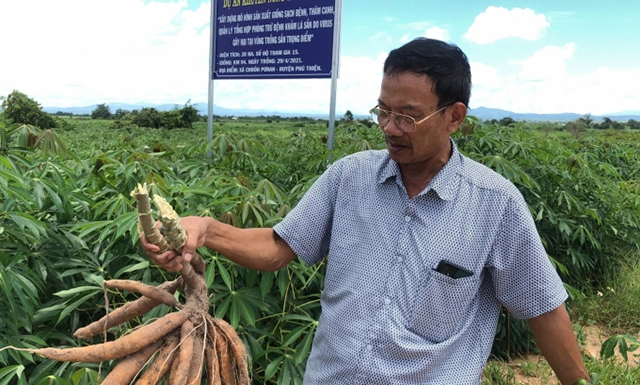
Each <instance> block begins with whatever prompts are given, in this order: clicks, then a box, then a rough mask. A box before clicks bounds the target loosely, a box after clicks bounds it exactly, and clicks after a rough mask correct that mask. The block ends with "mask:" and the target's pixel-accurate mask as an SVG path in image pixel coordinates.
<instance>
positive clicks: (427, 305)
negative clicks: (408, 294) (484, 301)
mask: <svg viewBox="0 0 640 385" xmlns="http://www.w3.org/2000/svg"><path fill="white" fill-rule="evenodd" d="M426 275H427V277H426V280H425V283H424V284H423V285H421V286H420V288H419V289H418V292H417V295H416V300H415V303H414V307H413V314H412V315H411V317H410V319H409V323H408V325H407V327H408V329H409V330H411V331H413V332H414V333H416V334H418V335H420V336H422V337H424V338H426V339H428V340H430V341H433V342H442V341H444V340H446V339H448V338H449V337H451V335H452V334H453V333H454V332H455V331H456V330H457V329H458V327H459V325H460V323H461V322H463V318H464V317H465V315H467V314H468V316H470V317H472V316H473V314H471V312H470V311H469V308H470V306H471V304H472V302H473V301H474V299H475V298H476V297H477V295H478V287H479V285H480V281H481V277H480V276H479V274H474V275H472V276H470V277H464V278H451V277H448V276H446V275H444V274H442V273H439V272H437V271H434V270H429V271H428V272H427V274H426Z"/></svg>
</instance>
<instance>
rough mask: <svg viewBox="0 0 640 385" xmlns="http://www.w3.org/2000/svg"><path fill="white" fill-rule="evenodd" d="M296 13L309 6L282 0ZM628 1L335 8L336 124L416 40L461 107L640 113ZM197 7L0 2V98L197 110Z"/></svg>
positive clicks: (636, 5)
mask: <svg viewBox="0 0 640 385" xmlns="http://www.w3.org/2000/svg"><path fill="white" fill-rule="evenodd" d="M291 1H296V2H300V3H301V6H305V5H308V4H312V2H311V0H291ZM638 17H640V2H637V1H623V0H612V1H588V0H582V1H578V0H563V1H558V0H555V1H549V0H536V1H533V0H530V1H449V2H443V1H427V0H394V1H388V0H387V1H382V0H344V4H343V18H342V31H341V52H340V53H341V57H340V63H341V68H340V75H341V76H340V79H339V80H338V95H337V108H336V114H337V115H338V116H341V115H342V114H344V112H345V111H346V110H351V111H352V112H353V113H357V114H360V113H366V111H367V109H368V108H370V107H371V106H372V105H373V104H375V101H376V99H377V96H378V91H379V86H380V80H381V75H382V74H381V67H382V62H383V60H384V58H385V57H386V55H387V53H388V52H389V51H390V50H391V49H393V48H396V47H398V46H400V45H401V44H403V43H404V42H406V41H408V40H410V39H412V38H414V37H417V36H427V37H433V38H439V39H442V40H446V41H449V42H451V43H454V44H456V45H458V46H459V47H460V48H462V50H463V51H464V52H465V53H466V54H467V56H468V57H469V61H470V62H471V66H472V77H473V83H474V87H473V90H472V97H471V103H470V104H471V107H472V108H476V107H481V106H483V107H492V108H501V109H506V110H511V111H514V112H536V113H556V112H576V113H592V114H595V115H606V114H612V113H616V112H622V111H640V44H639V43H640V42H639V40H640V22H638V21H637V19H638ZM209 18H210V3H209V1H200V0H188V1H187V0H173V1H171V0H158V1H148V0H109V1H107V0H91V1H89V0H56V1H50V0H20V1H9V0H2V1H0V35H2V36H3V37H4V38H3V43H2V46H3V55H2V59H0V95H4V96H6V95H7V94H9V93H10V92H11V91H12V90H14V89H17V90H20V91H21V92H24V93H26V94H27V95H29V96H31V97H33V98H34V99H36V100H37V101H39V102H40V103H41V104H42V105H44V106H59V107H68V106H84V105H92V104H97V103H105V102H106V103H108V102H126V103H137V102H149V103H176V104H183V103H184V102H186V101H187V100H191V101H192V102H206V100H207V69H208V55H209ZM329 94H330V82H329V80H326V79H315V80H221V81H216V82H215V104H216V105H220V106H223V107H227V108H251V109H262V110H272V111H273V110H279V111H287V112H309V113H327V112H328V110H329V96H330V95H329Z"/></svg>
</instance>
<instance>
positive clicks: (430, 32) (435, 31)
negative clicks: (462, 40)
mask: <svg viewBox="0 0 640 385" xmlns="http://www.w3.org/2000/svg"><path fill="white" fill-rule="evenodd" d="M424 36H425V37H428V38H430V39H438V40H442V41H449V39H450V37H449V31H447V30H446V29H442V28H440V27H431V28H428V29H427V30H426V32H425V33H424Z"/></svg>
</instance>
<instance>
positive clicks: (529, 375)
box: [508, 326, 640, 385]
mask: <svg viewBox="0 0 640 385" xmlns="http://www.w3.org/2000/svg"><path fill="white" fill-rule="evenodd" d="M582 331H583V333H584V335H585V345H584V347H583V349H584V352H585V354H587V355H590V356H592V357H595V358H598V357H600V347H601V346H602V343H603V342H604V341H605V340H606V339H607V338H609V337H610V336H609V335H606V334H605V333H604V332H603V331H602V329H601V328H600V327H598V326H584V327H583V330H582ZM616 356H617V357H618V358H619V359H620V361H623V360H622V357H621V356H620V354H619V352H618V351H617V349H616ZM630 359H631V357H630ZM635 364H636V365H640V360H639V361H638V362H636V363H635ZM508 366H509V367H511V368H512V369H513V370H514V371H515V378H516V381H517V382H518V384H522V385H555V384H558V383H559V382H558V379H557V377H556V376H555V374H554V373H553V370H551V367H550V366H549V364H548V363H547V361H546V360H545V359H544V357H542V356H540V355H529V356H526V357H524V358H519V359H514V360H512V361H511V362H509V363H508Z"/></svg>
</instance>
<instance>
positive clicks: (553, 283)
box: [488, 192, 567, 319]
mask: <svg viewBox="0 0 640 385" xmlns="http://www.w3.org/2000/svg"><path fill="white" fill-rule="evenodd" d="M488 267H489V273H490V274H491V278H492V283H493V287H494V289H495V293H496V296H497V298H498V300H499V301H500V303H501V304H502V305H503V306H504V307H505V308H507V310H509V312H510V313H511V314H512V315H513V316H515V317H516V318H522V319H529V318H534V317H537V316H540V315H542V314H545V313H548V312H550V311H551V310H554V309H555V308H557V307H558V306H560V305H561V304H562V303H563V302H564V301H565V300H566V299H567V292H566V290H565V289H564V285H563V284H562V281H561V279H560V277H559V276H558V273H557V272H556V271H555V269H554V268H553V265H552V264H551V261H550V260H549V257H548V256H547V253H546V251H545V249H544V246H543V245H542V242H541V241H540V236H539V235H538V232H537V230H536V227H535V223H534V221H533V218H532V216H531V213H530V212H529V209H528V208H527V204H526V202H525V201H524V198H523V197H522V195H521V194H520V193H519V192H518V194H517V196H512V197H511V198H510V199H509V200H508V202H507V204H506V207H505V211H504V213H503V217H502V222H501V223H500V227H499V229H498V232H497V234H496V238H495V240H494V243H493V247H492V251H491V254H490V256H489V261H488Z"/></svg>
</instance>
